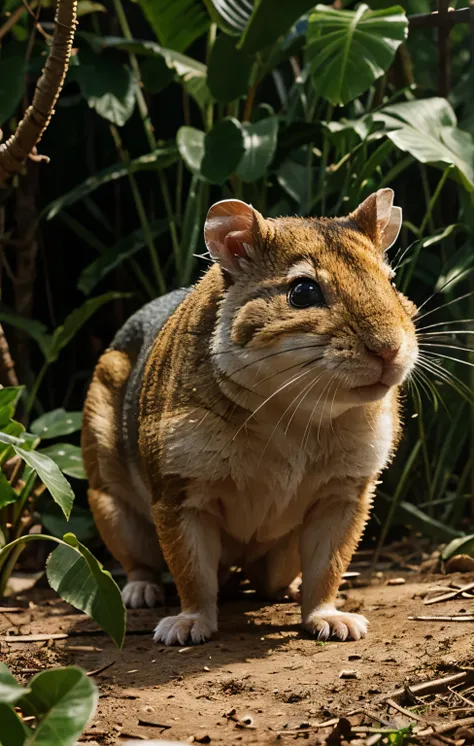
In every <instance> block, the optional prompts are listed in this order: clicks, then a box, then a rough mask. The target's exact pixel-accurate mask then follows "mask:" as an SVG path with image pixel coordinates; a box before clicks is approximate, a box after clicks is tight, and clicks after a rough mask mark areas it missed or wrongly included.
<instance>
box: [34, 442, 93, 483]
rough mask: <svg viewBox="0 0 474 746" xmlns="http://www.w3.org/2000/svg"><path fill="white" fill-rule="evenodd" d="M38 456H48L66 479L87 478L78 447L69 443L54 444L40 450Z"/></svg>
mask: <svg viewBox="0 0 474 746" xmlns="http://www.w3.org/2000/svg"><path fill="white" fill-rule="evenodd" d="M39 454H44V455H45V456H48V458H50V459H51V460H52V461H54V463H55V464H56V466H58V467H59V469H60V470H61V471H62V473H63V474H67V476H68V477H74V478H75V479H86V478H87V477H86V473H85V471H84V464H83V461H82V452H81V449H80V448H79V446H74V445H72V444H71V443H56V444H55V445H54V446H48V447H47V448H42V449H41V451H40V452H39Z"/></svg>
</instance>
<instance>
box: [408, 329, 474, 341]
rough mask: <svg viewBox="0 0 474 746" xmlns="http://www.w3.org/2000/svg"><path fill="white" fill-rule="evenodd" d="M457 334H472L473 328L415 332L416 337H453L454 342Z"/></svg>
mask: <svg viewBox="0 0 474 746" xmlns="http://www.w3.org/2000/svg"><path fill="white" fill-rule="evenodd" d="M457 334H474V330H470V329H452V330H451V331H446V332H424V333H423V334H417V335H416V336H417V338H418V339H429V338H431V339H438V338H439V337H448V336H450V337H453V341H454V342H456V339H454V338H455V337H456V335H457Z"/></svg>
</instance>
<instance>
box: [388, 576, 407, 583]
mask: <svg viewBox="0 0 474 746" xmlns="http://www.w3.org/2000/svg"><path fill="white" fill-rule="evenodd" d="M406 582H407V581H406V580H405V578H390V579H389V580H387V585H405V583H406Z"/></svg>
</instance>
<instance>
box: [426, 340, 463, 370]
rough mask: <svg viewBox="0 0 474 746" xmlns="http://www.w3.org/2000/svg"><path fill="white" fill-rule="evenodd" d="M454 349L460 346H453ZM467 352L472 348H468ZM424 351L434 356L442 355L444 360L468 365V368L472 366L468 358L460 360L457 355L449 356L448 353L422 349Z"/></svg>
mask: <svg viewBox="0 0 474 746" xmlns="http://www.w3.org/2000/svg"><path fill="white" fill-rule="evenodd" d="M424 346H426V345H424ZM455 349H460V348H455ZM469 352H472V350H469ZM424 353H425V355H432V356H433V357H435V358H438V357H442V358H444V359H445V360H452V361H453V362H454V363H462V364H463V365H469V367H470V368H474V363H470V362H469V361H468V360H462V359H461V358H459V357H451V356H450V355H443V354H442V353H441V352H432V351H431V350H424Z"/></svg>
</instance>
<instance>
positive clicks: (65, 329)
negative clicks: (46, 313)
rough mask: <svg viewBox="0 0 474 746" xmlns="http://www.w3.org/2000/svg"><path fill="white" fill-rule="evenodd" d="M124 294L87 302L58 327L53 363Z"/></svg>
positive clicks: (53, 345)
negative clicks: (102, 310)
mask: <svg viewBox="0 0 474 746" xmlns="http://www.w3.org/2000/svg"><path fill="white" fill-rule="evenodd" d="M123 297H124V295H123V293H115V292H110V293H104V295H98V296H97V298H91V299H90V300H86V302H85V303H83V304H82V306H80V307H79V308H76V309H74V311H72V313H70V314H69V316H67V317H66V318H65V320H64V324H62V325H61V326H58V327H57V328H56V329H55V330H54V333H53V338H52V355H54V356H55V357H53V361H54V360H56V358H57V357H58V355H59V353H60V351H61V350H62V349H63V347H65V346H66V345H67V344H68V343H69V342H70V341H71V340H72V339H73V338H74V337H75V336H76V334H77V332H78V331H79V329H80V328H81V327H82V326H83V325H84V324H85V323H86V321H88V320H89V319H90V317H91V316H93V315H94V314H95V312H96V311H98V310H99V308H101V307H102V306H103V305H105V304H106V303H110V301H112V300H117V299H118V298H123Z"/></svg>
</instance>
